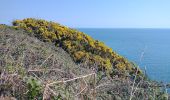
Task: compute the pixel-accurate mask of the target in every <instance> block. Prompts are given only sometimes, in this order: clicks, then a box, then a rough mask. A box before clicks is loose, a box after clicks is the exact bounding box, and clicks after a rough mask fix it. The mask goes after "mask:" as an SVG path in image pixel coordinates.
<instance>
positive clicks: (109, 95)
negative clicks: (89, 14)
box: [0, 19, 167, 100]
mask: <svg viewBox="0 0 170 100" xmlns="http://www.w3.org/2000/svg"><path fill="white" fill-rule="evenodd" d="M27 21H28V22H27ZM31 23H32V24H33V23H34V24H33V25H36V27H35V26H32V24H31ZM13 24H14V26H6V25H0V74H1V76H0V77H1V78H0V99H5V100H12V99H18V100H35V99H36V100H42V99H43V100H49V99H50V100H51V99H52V100H75V99H76V100H80V99H81V100H94V99H97V100H129V98H131V99H132V100H143V99H153V98H155V99H157V100H165V99H164V98H166V97H167V95H166V94H165V93H164V92H162V91H160V88H159V87H157V85H158V83H157V82H152V81H149V80H147V79H146V78H145V77H144V76H142V75H141V76H140V75H139V73H136V72H137V71H135V70H136V69H135V67H134V66H133V64H131V63H130V62H129V61H128V60H127V59H125V58H123V57H122V56H120V55H118V54H117V53H115V52H113V51H111V49H110V51H109V52H108V51H107V50H108V49H109V48H108V47H107V46H105V45H104V44H102V45H99V44H100V43H101V42H99V41H97V40H93V39H92V38H91V37H89V36H87V35H85V34H84V33H81V32H79V31H76V30H74V29H70V28H67V27H65V26H61V25H59V24H57V23H53V22H47V21H44V20H36V19H25V20H20V21H19V20H17V21H14V22H13ZM53 24H54V26H53V28H54V27H56V28H57V29H53V28H51V27H49V25H53ZM46 25H47V26H46ZM38 26H39V27H38ZM60 28H61V29H60ZM64 29H65V30H66V31H64ZM52 30H53V31H52ZM70 31H73V33H72V35H69V33H68V32H70ZM54 32H55V33H56V34H54ZM60 32H61V33H60ZM58 33H60V35H59V34H58ZM67 33H68V34H67ZM73 34H75V35H73ZM78 34H80V36H79V38H76V37H77V36H78ZM51 35H52V36H51ZM53 35H54V36H53ZM82 36H83V38H82ZM35 37H36V38H35ZM71 37H74V38H71ZM87 37H89V39H87ZM66 41H68V42H69V43H70V44H71V45H70V48H69V46H68V45H67V43H66ZM89 41H93V42H92V44H95V45H94V47H91V46H92V45H91V44H88V43H90V42H89ZM72 43H73V44H72ZM74 43H75V44H74ZM85 43H86V45H85ZM86 46H88V47H87V48H86ZM80 47H81V48H80ZM90 47H91V48H90ZM82 48H83V49H82ZM99 48H100V49H99ZM69 50H70V51H69ZM94 50H96V52H95V51H94ZM105 50H106V51H105ZM77 53H78V54H77ZM82 53H83V54H84V53H85V55H84V56H82V55H81V54H82ZM74 54H75V55H74ZM76 54H77V55H76ZM109 54H112V55H109ZM87 55H89V56H87ZM79 57H80V58H79ZM109 57H110V58H109ZM114 57H116V58H114ZM106 58H107V59H106ZM111 58H113V59H114V60H113V59H111ZM118 58H119V59H118ZM108 59H109V60H108ZM109 61H110V62H109ZM117 64H120V65H121V64H122V66H123V67H122V66H120V65H117ZM116 65H117V66H116ZM125 65H127V66H125ZM98 67H99V68H98ZM127 75H128V76H129V75H133V76H130V77H126V78H125V77H124V76H127ZM138 75H139V76H138ZM133 77H134V78H133ZM153 86H154V88H153Z"/></svg>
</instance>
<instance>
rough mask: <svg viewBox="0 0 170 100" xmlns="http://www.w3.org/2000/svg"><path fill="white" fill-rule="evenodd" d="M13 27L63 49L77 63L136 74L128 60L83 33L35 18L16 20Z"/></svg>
mask: <svg viewBox="0 0 170 100" xmlns="http://www.w3.org/2000/svg"><path fill="white" fill-rule="evenodd" d="M13 25H14V27H15V28H16V29H24V30H26V31H28V32H31V33H33V34H34V35H35V36H36V37H37V38H39V39H41V40H43V41H48V42H53V43H55V44H56V46H59V47H62V48H63V49H64V50H66V51H67V52H68V53H69V54H70V56H71V57H72V58H73V59H74V61H75V62H77V63H79V62H85V61H88V62H89V64H90V65H92V64H94V63H96V64H98V66H99V68H98V69H99V70H101V69H104V70H105V71H111V70H112V69H113V68H114V69H118V70H119V71H120V72H126V71H128V72H131V73H134V67H133V65H132V64H131V63H130V62H129V61H128V60H127V59H125V58H124V57H122V56H120V55H118V54H117V53H115V52H114V51H113V50H112V49H111V48H109V47H107V46H106V45H105V44H104V43H103V42H100V41H98V40H94V39H92V38H91V37H90V36H88V35H86V34H84V33H83V32H80V31H77V30H75V29H71V28H68V27H66V26H62V25H60V24H58V23H54V22H48V21H45V20H41V19H34V18H27V19H23V20H15V21H14V22H13Z"/></svg>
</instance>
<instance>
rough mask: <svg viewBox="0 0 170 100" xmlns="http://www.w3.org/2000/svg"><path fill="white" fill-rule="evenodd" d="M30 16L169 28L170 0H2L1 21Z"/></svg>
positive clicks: (75, 23) (93, 25)
mask: <svg viewBox="0 0 170 100" xmlns="http://www.w3.org/2000/svg"><path fill="white" fill-rule="evenodd" d="M28 17H33V18H42V19H46V20H50V21H55V22H59V23H61V24H64V25H67V26H69V27H79V28H81V27H86V28H88V27H91V28H170V0H0V23H4V24H10V23H11V22H12V21H13V20H15V19H23V18H28Z"/></svg>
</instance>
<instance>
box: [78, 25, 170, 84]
mask: <svg viewBox="0 0 170 100" xmlns="http://www.w3.org/2000/svg"><path fill="white" fill-rule="evenodd" d="M78 30H80V31H82V32H85V33H87V34H88V35H90V36H91V37H93V38H94V39H97V40H100V41H102V42H104V43H105V44H106V45H107V46H109V47H111V48H112V49H113V50H114V51H116V52H117V53H119V54H120V55H122V56H124V57H126V58H128V59H129V60H130V61H133V62H135V63H137V64H138V65H139V66H140V68H141V69H144V68H145V66H146V72H147V74H148V76H149V77H150V79H154V80H157V81H162V82H165V83H169V82H170V29H97V28H96V29H93V28H83V29H82V28H80V29H78ZM140 58H142V59H140Z"/></svg>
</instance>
